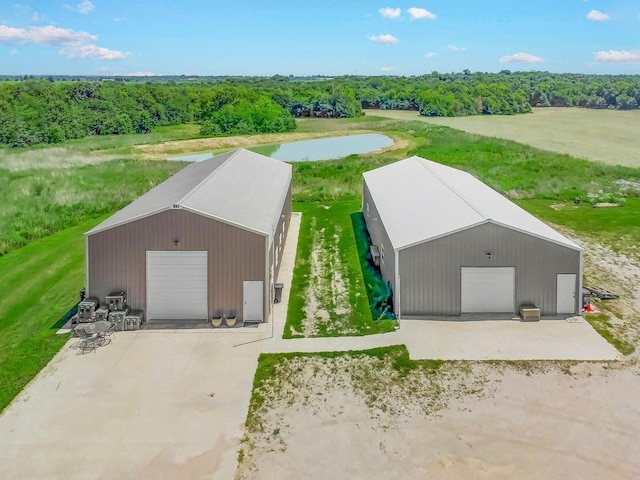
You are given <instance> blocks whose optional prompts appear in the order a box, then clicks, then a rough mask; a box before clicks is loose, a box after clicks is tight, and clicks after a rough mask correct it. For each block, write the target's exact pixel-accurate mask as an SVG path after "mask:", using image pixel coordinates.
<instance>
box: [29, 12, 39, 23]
mask: <svg viewBox="0 0 640 480" xmlns="http://www.w3.org/2000/svg"><path fill="white" fill-rule="evenodd" d="M40 20H42V18H40V15H39V14H38V12H33V15H31V21H32V22H33V23H38V22H40Z"/></svg>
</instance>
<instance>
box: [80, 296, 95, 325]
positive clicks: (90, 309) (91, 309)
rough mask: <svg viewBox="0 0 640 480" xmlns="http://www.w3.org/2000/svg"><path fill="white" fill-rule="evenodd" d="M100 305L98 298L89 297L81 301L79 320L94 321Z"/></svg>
mask: <svg viewBox="0 0 640 480" xmlns="http://www.w3.org/2000/svg"><path fill="white" fill-rule="evenodd" d="M98 305H99V302H98V299H97V298H88V299H86V300H83V301H82V302H80V303H79V304H78V322H93V320H94V318H93V316H94V314H95V313H96V310H97V309H98Z"/></svg>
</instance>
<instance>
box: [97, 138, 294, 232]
mask: <svg viewBox="0 0 640 480" xmlns="http://www.w3.org/2000/svg"><path fill="white" fill-rule="evenodd" d="M291 170H292V169H291V165H289V164H287V163H284V162H281V161H279V160H274V159H272V158H269V157H265V156H263V155H260V154H257V153H254V152H250V151H248V150H244V149H239V150H235V151H232V152H229V153H225V154H224V155H220V156H218V157H213V158H211V159H209V160H203V161H201V162H197V163H192V164H191V165H188V166H186V167H185V168H183V169H182V170H180V171H179V172H178V173H176V174H175V175H173V176H172V177H170V178H168V179H167V180H165V181H164V182H163V183H161V184H159V185H158V186H156V187H155V188H153V189H151V190H150V191H148V192H147V193H145V194H144V195H142V196H141V197H140V198H138V199H137V200H135V201H134V202H132V203H130V204H129V205H127V206H126V207H124V208H123V209H122V210H120V211H119V212H116V213H115V214H114V215H112V216H111V217H109V218H108V219H106V220H105V221H104V222H102V223H101V224H99V225H97V226H96V227H94V228H93V229H91V230H90V231H89V232H87V234H88V235H91V234H93V233H97V232H99V231H102V230H106V229H108V228H112V227H115V226H117V225H122V224H124V223H128V222H131V221H133V220H136V219H137V218H142V217H145V216H148V215H151V214H153V213H156V212H160V211H163V210H166V209H169V208H185V209H188V210H192V211H195V212H198V213H200V214H202V215H205V216H209V217H212V218H216V219H219V220H222V221H224V222H227V223H231V224H235V225H238V226H240V227H243V228H247V229H249V230H253V231H256V232H259V233H263V234H265V235H270V236H273V233H274V230H275V228H276V227H277V225H278V221H279V220H280V214H281V212H282V206H283V205H284V201H285V199H286V196H287V192H288V191H289V185H290V183H291Z"/></svg>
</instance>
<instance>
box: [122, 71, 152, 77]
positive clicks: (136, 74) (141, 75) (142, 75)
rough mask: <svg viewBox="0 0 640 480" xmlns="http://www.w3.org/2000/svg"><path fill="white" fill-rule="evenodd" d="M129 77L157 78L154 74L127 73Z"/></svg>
mask: <svg viewBox="0 0 640 480" xmlns="http://www.w3.org/2000/svg"><path fill="white" fill-rule="evenodd" d="M125 76H127V77H155V76H156V74H155V73H153V72H131V73H125Z"/></svg>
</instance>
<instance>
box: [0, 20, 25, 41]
mask: <svg viewBox="0 0 640 480" xmlns="http://www.w3.org/2000/svg"><path fill="white" fill-rule="evenodd" d="M27 40H28V33H27V31H26V30H24V29H23V28H13V27H8V26H7V25H0V44H3V43H4V44H7V43H14V42H26V41H27Z"/></svg>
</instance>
